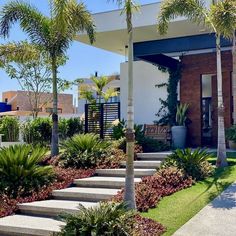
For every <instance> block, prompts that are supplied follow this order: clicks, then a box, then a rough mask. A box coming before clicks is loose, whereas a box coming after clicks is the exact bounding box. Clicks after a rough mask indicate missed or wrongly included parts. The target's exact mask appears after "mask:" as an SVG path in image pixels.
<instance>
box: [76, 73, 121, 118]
mask: <svg viewBox="0 0 236 236" xmlns="http://www.w3.org/2000/svg"><path fill="white" fill-rule="evenodd" d="M108 77H109V78H110V79H111V81H110V82H109V84H108V85H107V86H106V87H105V88H104V91H106V89H109V88H113V89H114V90H115V91H117V93H118V96H115V97H111V98H110V99H109V101H108V102H119V101H120V76H119V75H112V76H108ZM81 81H83V82H81V83H79V85H78V107H77V113H78V114H80V115H82V114H84V108H85V104H86V103H88V101H86V100H85V99H81V98H80V93H79V91H80V87H81V86H90V87H92V86H93V82H92V80H91V79H89V78H85V79H81ZM94 97H96V94H95V93H94ZM102 102H103V101H102Z"/></svg>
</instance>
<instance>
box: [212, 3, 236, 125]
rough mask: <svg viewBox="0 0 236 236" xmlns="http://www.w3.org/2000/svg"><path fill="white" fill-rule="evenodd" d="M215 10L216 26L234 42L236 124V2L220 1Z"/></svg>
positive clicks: (233, 79) (235, 105)
mask: <svg viewBox="0 0 236 236" xmlns="http://www.w3.org/2000/svg"><path fill="white" fill-rule="evenodd" d="M213 11H214V12H213V14H214V15H215V17H214V19H215V25H216V28H218V29H220V30H221V31H222V32H223V36H224V37H225V38H228V39H230V40H232V42H233V46H232V58H233V73H232V82H233V121H234V124H236V34H235V33H236V32H235V31H236V2H235V0H227V1H225V2H223V3H222V2H219V4H218V7H215V8H214V9H213ZM230 30H231V32H230Z"/></svg>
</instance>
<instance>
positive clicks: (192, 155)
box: [162, 148, 213, 180]
mask: <svg viewBox="0 0 236 236" xmlns="http://www.w3.org/2000/svg"><path fill="white" fill-rule="evenodd" d="M209 158H212V154H210V153H209V152H208V151H207V150H203V149H200V148H198V149H196V150H192V149H190V148H187V149H184V150H181V149H177V150H175V151H174V152H173V153H172V154H171V155H169V157H168V158H167V159H166V160H165V162H164V163H163V164H162V168H163V167H164V168H165V167H170V166H175V167H177V168H179V169H182V170H184V171H185V173H186V174H187V175H189V176H191V177H192V178H193V179H196V180H201V179H204V178H206V177H207V176H209V175H211V174H212V172H213V167H212V165H211V164H210V163H209V162H208V159H209Z"/></svg>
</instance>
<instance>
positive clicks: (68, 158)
mask: <svg viewBox="0 0 236 236" xmlns="http://www.w3.org/2000/svg"><path fill="white" fill-rule="evenodd" d="M109 146H110V144H109V143H108V142H106V141H103V140H100V138H99V136H98V135H96V134H79V135H75V136H73V137H72V138H70V139H68V140H66V141H65V142H64V143H63V144H62V148H63V149H64V150H65V151H64V154H63V155H62V156H61V159H62V162H63V164H64V166H66V167H75V168H90V167H94V166H95V165H96V164H97V163H98V161H99V160H101V159H102V158H103V157H104V154H105V153H106V149H107V148H108V147H109Z"/></svg>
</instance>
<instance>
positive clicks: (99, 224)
mask: <svg viewBox="0 0 236 236" xmlns="http://www.w3.org/2000/svg"><path fill="white" fill-rule="evenodd" d="M62 219H64V220H65V221H66V226H65V227H64V229H63V231H62V233H61V234H60V235H114V236H128V235H131V232H132V225H133V224H134V222H133V221H134V213H133V212H130V211H127V207H126V205H125V204H124V203H108V202H105V203H100V204H99V205H98V206H95V207H91V208H88V209H87V208H85V207H83V206H82V205H80V206H79V212H78V213H77V214H76V215H65V216H64V217H63V218H62Z"/></svg>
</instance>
